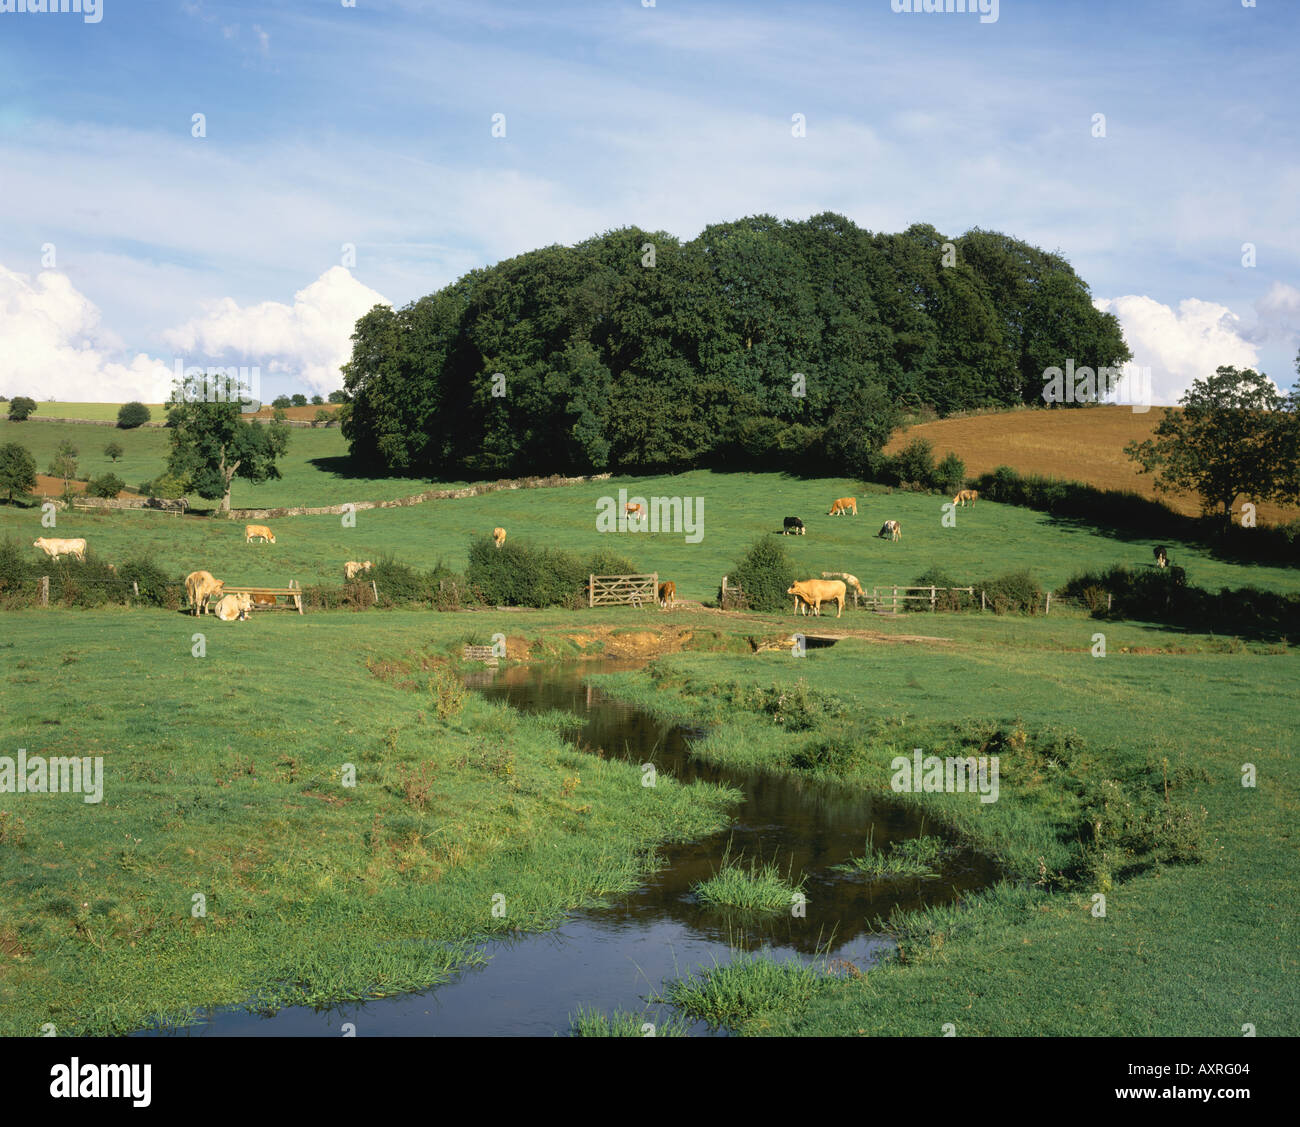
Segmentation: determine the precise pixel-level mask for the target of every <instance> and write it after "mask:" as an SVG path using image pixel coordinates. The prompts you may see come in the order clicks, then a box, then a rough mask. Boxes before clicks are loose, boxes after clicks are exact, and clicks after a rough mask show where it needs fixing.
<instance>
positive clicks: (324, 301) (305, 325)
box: [163, 266, 390, 392]
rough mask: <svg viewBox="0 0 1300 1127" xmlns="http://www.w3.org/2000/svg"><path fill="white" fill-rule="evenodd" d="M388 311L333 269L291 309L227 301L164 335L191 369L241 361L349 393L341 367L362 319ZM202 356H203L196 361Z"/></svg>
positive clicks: (319, 387)
mask: <svg viewBox="0 0 1300 1127" xmlns="http://www.w3.org/2000/svg"><path fill="white" fill-rule="evenodd" d="M388 304H390V303H389V301H388V300H387V298H385V297H384V296H383V295H382V294H380V293H377V292H376V291H375V290H372V289H371V288H370V287H369V286H366V285H363V284H362V283H361V282H358V281H357V280H356V279H355V278H354V277H352V274H351V273H350V272H349V271H348V270H346V269H344V268H343V267H342V266H333V267H331V268H330V269H328V270H326V271H325V273H324V274H322V275H321V276H320V277H319V278H317V279H316V280H315V281H314V282H312V283H311V285H309V286H307V287H306V288H305V289H301V290H299V291H298V292H297V293H296V294H294V297H293V304H292V305H286V304H284V303H283V302H279V301H264V302H261V303H260V304H257V305H246V306H240V305H239V304H238V303H237V302H235V301H234V300H233V299H232V298H228V297H227V298H223V299H222V300H220V301H218V302H215V303H212V304H210V305H209V307H208V309H207V311H206V312H205V313H204V315H203V316H202V317H196V318H194V319H193V320H191V321H187V322H186V323H185V324H184V325H181V326H179V327H177V328H175V329H170V330H168V331H167V332H165V333H164V334H163V339H164V340H165V341H166V342H167V343H168V344H169V345H171V346H172V347H173V348H175V349H177V350H178V351H179V352H184V353H187V354H188V355H186V356H184V357H183V359H184V362H185V364H186V365H187V366H188V365H191V364H197V365H199V366H201V367H206V366H207V365H209V364H214V363H216V362H217V361H218V360H219V359H221V358H223V357H238V358H239V360H240V361H241V363H244V364H247V365H256V366H257V367H259V368H264V369H265V370H266V371H268V372H291V373H295V374H296V375H297V377H298V379H299V381H300V382H301V383H302V384H303V385H304V386H305V387H306V388H308V389H310V390H312V391H316V392H327V391H333V390H335V389H336V388H339V387H342V386H343V378H342V376H341V375H340V374H339V367H340V365H342V364H344V363H346V362H347V360H348V359H349V358H350V357H351V355H352V341H351V337H352V331H353V328H354V327H355V325H356V322H357V318H359V317H360V316H361V315H362V314H364V313H367V312H369V311H370V309H372V308H373V307H374V306H376V305H388ZM196 350H197V351H198V352H200V353H202V355H201V356H195V355H194V353H195V351H196Z"/></svg>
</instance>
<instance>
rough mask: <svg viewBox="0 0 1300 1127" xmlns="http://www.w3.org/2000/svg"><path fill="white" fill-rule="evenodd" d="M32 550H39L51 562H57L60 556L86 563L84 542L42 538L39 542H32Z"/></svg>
mask: <svg viewBox="0 0 1300 1127" xmlns="http://www.w3.org/2000/svg"><path fill="white" fill-rule="evenodd" d="M32 547H33V548H39V549H40V550H41V551H42V552H44V553H45V554H46V555H47V556H49V557H50V559H52V560H57V559H58V558H59V557H60V556H75V557H76V558H77V559H79V560H81V562H82V563H85V561H86V542H85V541H84V540H52V539H50V538H49V537H47V536H42V537H41V538H40V539H39V540H33V541H32Z"/></svg>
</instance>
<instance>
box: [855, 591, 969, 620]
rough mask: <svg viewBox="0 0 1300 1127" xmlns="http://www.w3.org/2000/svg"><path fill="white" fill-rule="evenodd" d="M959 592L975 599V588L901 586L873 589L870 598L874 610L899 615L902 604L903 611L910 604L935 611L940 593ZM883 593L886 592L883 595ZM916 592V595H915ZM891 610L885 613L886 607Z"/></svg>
mask: <svg viewBox="0 0 1300 1127" xmlns="http://www.w3.org/2000/svg"><path fill="white" fill-rule="evenodd" d="M941 591H942V592H948V591H957V592H959V593H964V594H967V595H969V596H970V597H971V598H972V599H973V598H974V597H975V588H974V587H901V586H884V587H872V588H871V595H870V596H869V601H870V606H871V608H872V609H873V610H876V611H882V612H884V613H887V614H897V613H898V610H899V606H900V604H901V605H902V607H903V609H906V608H907V604H908V602H925V603H929V604H930V609H931V610H934V609H935V607H936V605H937V603H938V598H939V593H940V592H941ZM881 592H884V594H882V593H881ZM913 592H915V594H913ZM983 594H984V593H983V592H982V591H981V592H980V604H981V609H983ZM886 606H888V607H889V608H890V609H889V610H888V611H885V607H886Z"/></svg>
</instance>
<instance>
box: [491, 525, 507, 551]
mask: <svg viewBox="0 0 1300 1127" xmlns="http://www.w3.org/2000/svg"><path fill="white" fill-rule="evenodd" d="M505 542H506V530H505V529H504V528H494V529H493V530H492V543H493V544H495V545H496V546H497V547H498V548H499V547H501V545H502V544H504V543H505Z"/></svg>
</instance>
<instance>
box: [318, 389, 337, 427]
mask: <svg viewBox="0 0 1300 1127" xmlns="http://www.w3.org/2000/svg"><path fill="white" fill-rule="evenodd" d="M317 398H319V396H318V397H317ZM333 421H334V412H333V411H327V410H325V408H324V407H322V408H321V409H320V410H319V411H317V412H316V419H315V422H316V425H317V426H322V427H327V426H329V425H330V423H332V422H333Z"/></svg>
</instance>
